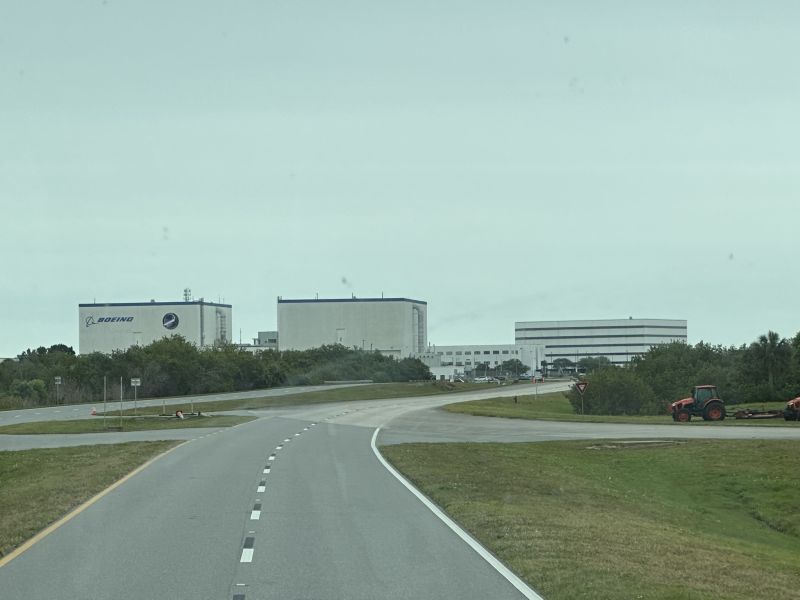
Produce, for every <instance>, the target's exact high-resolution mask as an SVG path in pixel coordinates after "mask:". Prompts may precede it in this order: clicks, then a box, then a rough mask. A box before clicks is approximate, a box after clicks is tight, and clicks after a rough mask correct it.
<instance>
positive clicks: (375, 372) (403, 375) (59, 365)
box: [0, 336, 431, 406]
mask: <svg viewBox="0 0 800 600" xmlns="http://www.w3.org/2000/svg"><path fill="white" fill-rule="evenodd" d="M56 377H60V378H61V384H60V385H56V383H55V381H56ZM104 377H105V378H106V380H107V382H108V385H107V388H108V397H109V399H111V398H117V399H118V398H119V389H120V386H119V382H120V378H122V382H123V393H124V395H125V397H126V398H132V397H133V391H132V390H131V389H130V380H131V378H134V377H137V378H140V379H141V386H140V387H139V389H138V390H137V394H138V396H139V397H140V398H147V397H161V396H182V395H187V394H204V393H214V392H232V391H242V390H252V389H262V388H270V387H275V386H282V385H307V384H319V383H322V382H324V381H341V380H361V379H371V380H372V381H375V382H380V383H383V382H392V381H412V380H413V381H416V380H425V379H430V378H431V373H430V370H429V369H428V367H427V366H426V365H425V364H424V363H422V362H421V361H419V360H417V359H412V358H404V359H400V360H396V359H394V358H392V357H389V356H384V355H382V354H380V353H379V352H371V351H364V350H357V349H350V348H345V347H344V346H341V345H331V346H322V347H320V348H314V349H312V350H303V351H297V350H289V351H281V352H277V351H271V350H265V351H262V352H256V353H252V352H248V351H246V350H240V349H238V348H237V347H235V346H232V345H222V346H216V347H213V348H205V349H199V348H197V347H196V346H195V345H194V344H192V343H190V342H188V341H186V340H185V339H184V338H183V337H181V336H173V337H167V338H163V339H161V340H158V341H156V342H153V343H152V344H150V345H148V346H132V347H131V348H128V349H127V350H118V351H115V352H112V353H111V354H102V353H100V352H94V353H91V354H82V355H76V354H75V351H74V350H73V349H72V348H71V347H69V346H65V345H64V344H56V345H54V346H50V347H49V348H45V347H40V348H37V349H35V350H31V349H28V350H26V351H25V352H23V353H22V354H20V355H19V356H18V357H17V360H15V361H5V362H3V363H0V397H2V396H5V397H6V401H5V403H6V405H7V406H17V405H20V404H22V405H24V406H40V405H46V404H54V403H77V402H96V401H99V400H102V398H103V393H104V391H103V384H104Z"/></svg>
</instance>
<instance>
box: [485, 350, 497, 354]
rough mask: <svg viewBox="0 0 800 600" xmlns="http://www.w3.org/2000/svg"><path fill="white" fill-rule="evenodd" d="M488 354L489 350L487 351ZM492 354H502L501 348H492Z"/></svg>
mask: <svg viewBox="0 0 800 600" xmlns="http://www.w3.org/2000/svg"><path fill="white" fill-rule="evenodd" d="M487 354H488V352H487ZM492 354H500V350H492Z"/></svg>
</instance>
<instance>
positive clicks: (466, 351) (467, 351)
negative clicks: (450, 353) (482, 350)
mask: <svg viewBox="0 0 800 600" xmlns="http://www.w3.org/2000/svg"><path fill="white" fill-rule="evenodd" d="M464 354H472V352H471V351H469V350H465V351H464Z"/></svg>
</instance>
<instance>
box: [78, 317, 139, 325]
mask: <svg viewBox="0 0 800 600" xmlns="http://www.w3.org/2000/svg"><path fill="white" fill-rule="evenodd" d="M131 321H133V317H100V318H98V319H97V320H96V321H95V320H94V317H86V320H85V321H84V324H85V325H86V327H91V326H92V325H99V324H100V323H130V322H131Z"/></svg>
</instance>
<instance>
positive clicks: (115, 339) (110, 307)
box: [78, 300, 232, 354]
mask: <svg viewBox="0 0 800 600" xmlns="http://www.w3.org/2000/svg"><path fill="white" fill-rule="evenodd" d="M231 320H232V307H231V305H230V304H217V303H214V302H204V301H203V300H196V301H186V302H155V301H150V302H132V303H128V302H124V303H112V304H79V305H78V328H79V335H78V348H79V352H80V353H81V354H88V353H90V352H103V353H106V354H109V353H111V352H113V351H114V350H125V349H126V348H130V347H131V346H137V345H138V346H146V345H148V344H151V343H152V342H155V341H156V340H160V339H161V338H163V337H167V336H171V335H181V336H183V337H184V338H186V340H187V341H189V342H191V343H193V344H195V345H197V346H198V347H199V348H203V347H207V346H213V345H214V344H220V343H230V342H231V327H232V322H231Z"/></svg>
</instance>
